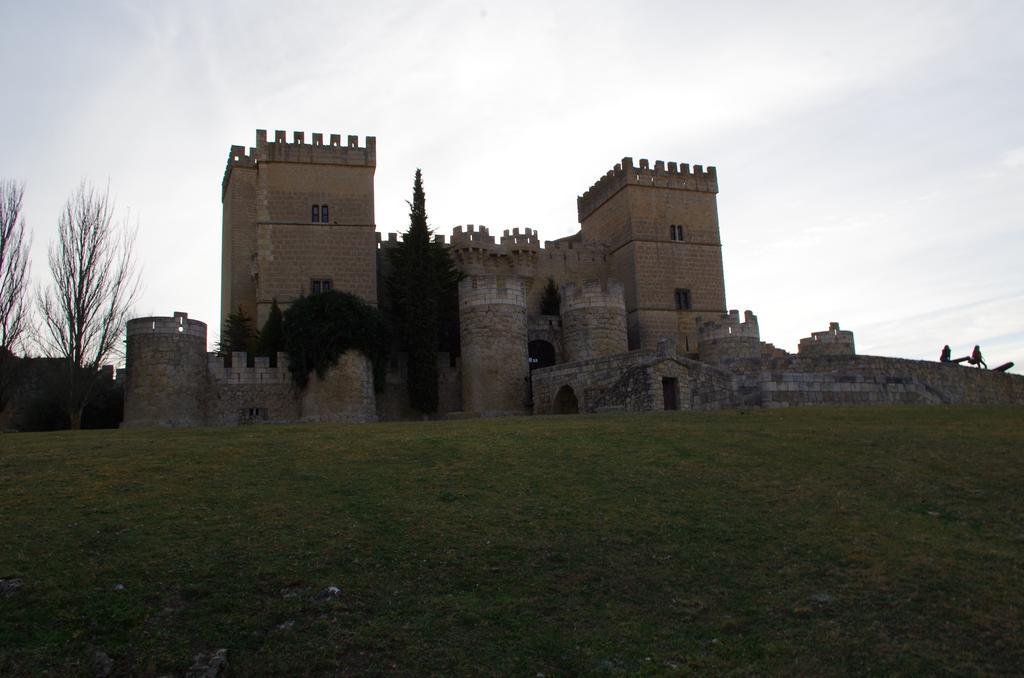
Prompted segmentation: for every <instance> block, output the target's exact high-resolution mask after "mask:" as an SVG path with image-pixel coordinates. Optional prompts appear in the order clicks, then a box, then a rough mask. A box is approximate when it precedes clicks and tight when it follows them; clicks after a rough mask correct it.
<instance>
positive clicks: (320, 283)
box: [309, 278, 331, 294]
mask: <svg viewBox="0 0 1024 678" xmlns="http://www.w3.org/2000/svg"><path fill="white" fill-rule="evenodd" d="M330 289H331V281H330V279H329V278H313V279H312V280H310V281H309V292H310V294H320V293H321V292H327V291H328V290H330Z"/></svg>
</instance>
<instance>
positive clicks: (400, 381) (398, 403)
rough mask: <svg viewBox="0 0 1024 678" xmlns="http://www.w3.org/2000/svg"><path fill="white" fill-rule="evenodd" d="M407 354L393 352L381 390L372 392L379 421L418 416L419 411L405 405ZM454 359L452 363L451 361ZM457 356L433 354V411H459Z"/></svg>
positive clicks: (444, 412) (441, 412)
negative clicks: (434, 394) (434, 396)
mask: <svg viewBox="0 0 1024 678" xmlns="http://www.w3.org/2000/svg"><path fill="white" fill-rule="evenodd" d="M407 361H408V355H407V354H406V353H395V354H392V355H391V357H390V362H389V364H388V369H387V372H386V374H385V384H384V391H383V392H382V393H378V394H376V399H377V418H378V419H380V420H382V421H397V420H403V419H405V420H407V419H419V418H420V417H421V416H422V414H421V413H419V412H417V411H415V410H413V409H412V407H410V406H409V382H408V367H407ZM453 362H454V364H453ZM460 365H461V360H460V359H459V358H458V357H456V358H455V360H454V361H453V360H452V358H451V356H450V354H448V353H447V352H441V353H438V354H437V414H439V415H443V414H448V413H449V412H461V411H462V370H461V367H460Z"/></svg>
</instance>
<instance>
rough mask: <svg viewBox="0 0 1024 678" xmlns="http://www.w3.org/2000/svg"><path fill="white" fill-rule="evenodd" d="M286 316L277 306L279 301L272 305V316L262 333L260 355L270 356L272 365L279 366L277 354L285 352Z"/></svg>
mask: <svg viewBox="0 0 1024 678" xmlns="http://www.w3.org/2000/svg"><path fill="white" fill-rule="evenodd" d="M283 318H284V314H283V313H281V308H280V307H279V306H278V305H277V299H274V300H273V303H271V305H270V315H268V316H267V322H265V323H264V324H263V329H262V330H261V331H260V353H261V354H263V355H265V356H270V363H271V364H272V365H277V352H278V351H283V350H284V323H283Z"/></svg>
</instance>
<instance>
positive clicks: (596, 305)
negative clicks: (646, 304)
mask: <svg viewBox="0 0 1024 678" xmlns="http://www.w3.org/2000/svg"><path fill="white" fill-rule="evenodd" d="M561 297H562V305H561V317H562V346H563V348H564V360H566V361H574V360H587V359H589V358H598V357H601V356H606V355H615V354H616V353H624V352H625V351H626V303H625V301H624V299H623V296H622V283H621V282H618V281H617V280H607V279H605V280H603V281H601V280H588V281H586V282H584V283H583V284H581V285H576V284H569V285H563V286H562V291H561Z"/></svg>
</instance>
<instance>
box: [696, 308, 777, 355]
mask: <svg viewBox="0 0 1024 678" xmlns="http://www.w3.org/2000/svg"><path fill="white" fill-rule="evenodd" d="M697 336H698V338H699V341H700V359H701V360H702V361H704V362H709V363H721V362H727V361H732V360H758V359H760V357H761V331H760V329H759V328H758V325H757V316H756V315H754V314H753V313H752V312H750V311H744V313H743V322H740V312H739V311H729V312H728V313H727V314H724V315H722V316H720V317H719V318H717V319H715V320H709V321H702V319H701V318H697Z"/></svg>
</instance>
